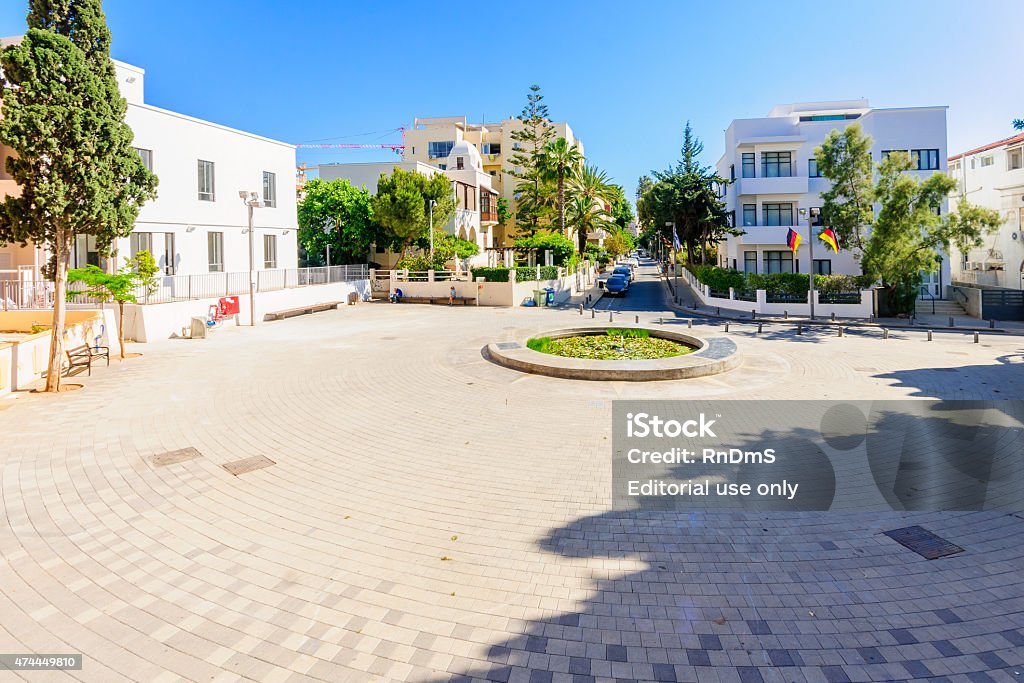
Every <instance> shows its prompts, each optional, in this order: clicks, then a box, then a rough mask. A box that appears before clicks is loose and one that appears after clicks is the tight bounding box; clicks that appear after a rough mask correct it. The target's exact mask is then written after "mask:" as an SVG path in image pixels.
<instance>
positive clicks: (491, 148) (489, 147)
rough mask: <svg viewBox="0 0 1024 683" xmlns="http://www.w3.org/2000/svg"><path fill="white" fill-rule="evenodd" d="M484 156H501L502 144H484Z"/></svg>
mask: <svg viewBox="0 0 1024 683" xmlns="http://www.w3.org/2000/svg"><path fill="white" fill-rule="evenodd" d="M484 154H501V143H499V142H485V143H484Z"/></svg>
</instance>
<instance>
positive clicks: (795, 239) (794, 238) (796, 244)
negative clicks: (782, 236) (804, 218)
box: [786, 228, 803, 254]
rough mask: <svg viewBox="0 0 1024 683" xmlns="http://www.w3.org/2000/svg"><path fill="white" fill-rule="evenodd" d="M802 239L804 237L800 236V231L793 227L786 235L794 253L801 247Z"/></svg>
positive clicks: (787, 242)
mask: <svg viewBox="0 0 1024 683" xmlns="http://www.w3.org/2000/svg"><path fill="white" fill-rule="evenodd" d="M802 239H803V238H802V237H800V233H798V232H797V231H796V230H794V229H793V228H790V229H789V234H788V235H786V244H788V245H789V248H790V249H792V250H793V253H794V254H795V253H796V250H797V249H799V248H800V240H802Z"/></svg>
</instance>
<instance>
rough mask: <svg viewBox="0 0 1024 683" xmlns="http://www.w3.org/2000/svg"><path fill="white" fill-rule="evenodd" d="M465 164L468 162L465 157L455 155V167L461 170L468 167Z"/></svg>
mask: <svg viewBox="0 0 1024 683" xmlns="http://www.w3.org/2000/svg"><path fill="white" fill-rule="evenodd" d="M465 164H466V160H465V157H455V168H456V170H459V171H461V170H463V169H464V168H466V166H465Z"/></svg>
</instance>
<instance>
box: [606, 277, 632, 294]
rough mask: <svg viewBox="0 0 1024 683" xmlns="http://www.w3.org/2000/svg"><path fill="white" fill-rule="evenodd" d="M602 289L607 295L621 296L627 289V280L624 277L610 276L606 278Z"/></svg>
mask: <svg viewBox="0 0 1024 683" xmlns="http://www.w3.org/2000/svg"><path fill="white" fill-rule="evenodd" d="M604 288H605V291H606V292H608V293H609V294H617V295H619V296H622V295H624V294H625V293H626V291H627V290H628V289H629V278H627V277H626V276H625V275H612V276H611V277H610V278H608V281H607V282H605V283H604Z"/></svg>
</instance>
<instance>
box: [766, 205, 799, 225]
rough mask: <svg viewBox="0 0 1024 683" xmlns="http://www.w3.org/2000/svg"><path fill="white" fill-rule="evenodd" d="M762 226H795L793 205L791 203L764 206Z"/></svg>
mask: <svg viewBox="0 0 1024 683" xmlns="http://www.w3.org/2000/svg"><path fill="white" fill-rule="evenodd" d="M762 206H763V210H764V222H763V223H762V225H793V205H792V204H790V203H769V204H764V205H762Z"/></svg>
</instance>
